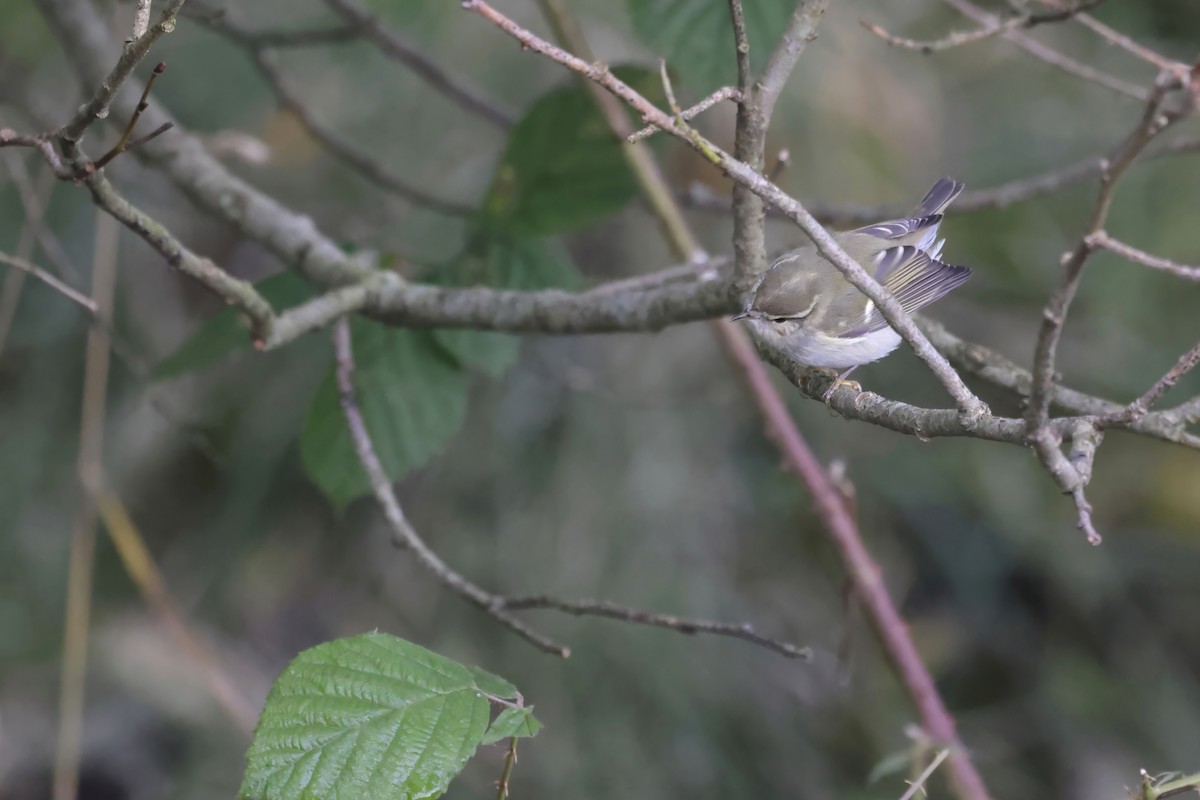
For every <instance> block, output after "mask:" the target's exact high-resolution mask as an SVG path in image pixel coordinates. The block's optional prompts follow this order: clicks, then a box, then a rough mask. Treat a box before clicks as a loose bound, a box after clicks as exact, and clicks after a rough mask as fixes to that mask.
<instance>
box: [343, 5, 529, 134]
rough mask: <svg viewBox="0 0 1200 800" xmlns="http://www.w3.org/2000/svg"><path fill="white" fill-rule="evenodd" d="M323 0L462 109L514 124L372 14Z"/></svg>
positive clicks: (505, 126) (509, 114)
mask: <svg viewBox="0 0 1200 800" xmlns="http://www.w3.org/2000/svg"><path fill="white" fill-rule="evenodd" d="M325 2H326V4H327V5H328V6H329V7H330V8H332V9H333V10H334V11H336V12H337V13H338V14H341V15H342V18H343V19H345V20H346V21H347V22H349V23H350V24H351V25H352V26H353V27H354V29H355V30H357V31H359V32H360V33H361V35H362V36H365V37H366V38H367V40H369V41H370V42H371V43H372V44H374V45H375V46H376V47H377V48H379V51H380V52H381V53H383V54H384V55H385V56H387V57H388V58H390V59H392V60H393V61H397V62H399V63H401V64H403V65H404V66H406V67H408V68H409V69H410V70H412V72H413V74H414V75H416V76H417V77H419V78H420V79H421V80H423V81H425V83H426V84H428V85H429V86H430V88H432V89H434V90H436V91H437V92H439V93H441V94H442V95H444V96H445V97H446V99H448V100H450V101H452V102H454V103H456V104H457V105H458V106H459V107H460V108H462V109H463V110H465V111H468V112H470V113H472V114H474V115H475V116H477V117H479V118H480V119H482V120H484V121H486V122H490V123H491V124H492V125H495V126H496V127H497V128H500V129H501V130H507V129H508V128H511V127H512V126H513V125H514V124H516V119H515V118H514V117H513V114H512V112H510V111H508V110H507V109H504V108H501V107H500V106H499V105H497V104H496V103H495V101H493V100H491V99H490V98H488V97H486V96H485V95H484V94H483V93H482V92H481V91H479V90H478V89H475V88H473V87H471V86H468V85H467V84H466V83H465V82H464V81H462V80H461V79H459V78H456V77H454V76H453V75H451V74H450V73H449V72H447V71H446V70H445V69H443V68H442V67H441V65H439V64H438V63H437V62H436V61H434V60H433V59H432V58H430V57H429V56H427V55H425V54H424V53H422V52H421V51H420V50H418V49H417V48H416V47H415V46H414V45H412V44H410V43H409V42H407V41H405V40H404V39H403V38H402V37H401V36H400V35H399V34H398V33H396V32H394V31H391V30H389V29H387V28H385V27H384V25H383V23H382V22H380V20H379V18H378V17H377V16H375V15H374V14H371V13H370V12H368V11H366V10H365V9H363V8H362V7H361V6H358V5H356V4H355V3H353V2H351V0H325Z"/></svg>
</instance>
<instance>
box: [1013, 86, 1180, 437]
mask: <svg viewBox="0 0 1200 800" xmlns="http://www.w3.org/2000/svg"><path fill="white" fill-rule="evenodd" d="M1174 86H1175V84H1174V76H1173V75H1172V74H1170V73H1162V75H1160V77H1159V79H1158V80H1157V81H1155V88H1154V92H1153V93H1152V96H1151V99H1150V101H1149V102H1147V104H1146V108H1145V110H1144V111H1143V113H1142V118H1141V120H1140V121H1139V122H1138V124H1137V126H1136V127H1135V128H1134V129H1133V131H1132V132H1131V133H1130V134H1129V135H1128V136H1127V137H1126V138H1125V141H1124V142H1122V143H1121V144H1120V146H1118V147H1117V149H1116V150H1115V151H1114V153H1113V155H1112V157H1111V159H1109V160H1108V161H1107V163H1106V164H1105V166H1104V169H1103V172H1102V173H1101V178H1100V191H1099V193H1098V194H1097V197H1096V202H1095V206H1094V208H1093V210H1092V215H1091V218H1090V220H1089V222H1088V226H1087V229H1086V230H1085V231H1084V233H1083V236H1082V237H1081V238H1080V241H1079V244H1078V245H1077V246H1076V247H1075V249H1074V250H1073V251H1072V252H1071V253H1069V254H1068V255H1067V257H1066V258H1065V260H1064V263H1063V276H1062V280H1061V281H1060V283H1059V287H1058V289H1057V290H1056V291H1055V292H1054V294H1053V295H1052V296H1051V298H1050V300H1049V301H1048V302H1047V304H1046V308H1045V310H1044V311H1043V313H1042V326H1041V330H1040V331H1039V333H1038V341H1037V346H1036V348H1035V352H1034V368H1033V375H1034V383H1033V390H1032V392H1031V394H1030V399H1029V408H1028V410H1027V412H1026V420H1027V421H1028V424H1029V430H1030V433H1031V434H1032V433H1033V432H1034V431H1036V430H1037V428H1039V427H1040V426H1042V425H1044V424H1045V422H1046V419H1047V418H1048V415H1049V410H1050V394H1049V389H1050V385H1051V384H1052V383H1053V381H1054V364H1055V354H1056V351H1057V349H1058V341H1059V338H1060V337H1061V336H1062V329H1063V324H1064V323H1065V321H1066V316H1067V312H1068V311H1069V310H1070V307H1071V301H1072V300H1073V299H1074V297H1075V292H1076V290H1077V289H1078V288H1079V282H1080V280H1081V279H1082V277H1083V268H1084V265H1085V264H1086V263H1087V260H1088V257H1089V256H1091V254H1092V253H1093V252H1094V251H1095V249H1096V247H1097V244H1096V237H1097V235H1098V234H1099V233H1100V232H1101V231H1102V230H1104V225H1105V223H1106V222H1107V220H1108V212H1109V209H1110V208H1111V207H1112V201H1113V195H1114V193H1115V191H1116V186H1117V182H1118V181H1119V180H1120V178H1121V176H1122V175H1124V173H1125V170H1127V169H1128V168H1129V166H1130V165H1131V164H1132V163H1133V162H1134V161H1135V160H1136V159H1137V157H1138V155H1139V154H1140V153H1141V152H1142V150H1143V149H1144V148H1145V147H1146V145H1147V144H1149V143H1150V141H1151V140H1153V139H1154V137H1155V136H1157V135H1158V134H1160V133H1162V131H1164V130H1165V129H1166V128H1167V127H1168V126H1170V125H1171V124H1173V123H1175V122H1177V121H1178V120H1179V119H1180V118H1181V114H1179V113H1167V112H1165V111H1164V110H1163V102H1164V99H1165V98H1166V95H1167V94H1168V92H1169V91H1170V90H1171V89H1172V88H1174Z"/></svg>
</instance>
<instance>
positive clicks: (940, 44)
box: [859, 0, 1104, 54]
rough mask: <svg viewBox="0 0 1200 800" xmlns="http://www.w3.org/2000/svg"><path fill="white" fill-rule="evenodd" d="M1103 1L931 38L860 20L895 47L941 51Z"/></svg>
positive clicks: (1070, 14)
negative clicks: (893, 31) (900, 33)
mask: <svg viewBox="0 0 1200 800" xmlns="http://www.w3.org/2000/svg"><path fill="white" fill-rule="evenodd" d="M1103 2H1104V0H1087V2H1082V3H1080V4H1078V5H1076V6H1072V7H1069V8H1065V9H1063V10H1061V11H1051V12H1045V13H1037V14H1033V13H1030V14H1021V15H1019V16H1016V17H1010V18H1009V19H1006V20H1001V19H998V18H996V19H994V20H993V21H992V22H989V23H985V24H984V25H983V26H981V27H979V28H976V29H975V30H973V31H953V32H951V33H949V34H948V35H946V36H944V37H942V38H941V39H931V40H927V41H918V40H916V39H906V38H904V37H902V36H895V35H893V34H890V33H888V32H887V31H886V30H884V29H883V28H882V27H881V26H879V25H876V24H874V23H871V22H867V21H866V20H860V21H859V24H860V25H862V26H863V27H864V28H866V29H867V30H868V31H870V32H871V33H873V34H875V35H876V36H878V37H879V38H880V39H883V40H884V41H885V42H887V43H888V44H890V45H892V46H893V47H902V48H905V49H907V50H919V51H920V52H922V53H926V54H928V53H937V52H941V51H942V50H949V49H951V48H954V47H960V46H962V45H964V44H971V43H972V42H978V41H981V40H983V39H988V38H990V37H992V36H996V35H998V34H1002V33H1005V32H1007V31H1012V30H1017V29H1019V28H1025V29H1028V28H1034V27H1037V26H1038V25H1044V24H1046V23H1050V22H1063V21H1065V20H1068V19H1071V18H1072V17H1075V16H1078V15H1082V14H1083V13H1084V12H1085V11H1088V10H1090V9H1093V8H1095V7H1096V6H1098V5H1100V4H1101V3H1103Z"/></svg>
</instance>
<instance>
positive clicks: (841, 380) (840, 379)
mask: <svg viewBox="0 0 1200 800" xmlns="http://www.w3.org/2000/svg"><path fill="white" fill-rule="evenodd" d="M856 369H858V365H857V364H856V365H855V366H853V367H851V368H850V369H848V370H846V371H845V372H843V373H842V374H841V375H838V374H837V373H836V372H834V373H833V375H834V376H835V377H834V379H833V383H832V384H830V386H829V388H828V389H826V390H825V394H824V395H823V396H822V397H821V399H822V400H824V401H825V405H829V404H830V401H831V400H833V393H834V391H836V390H837V388H838V387H839V386H841V385H843V384H845V385H846V386H852V387H853V388H854V391H856V392H860V393H861V392H862V390H863V388H862V384H860V383H859V382H858V381H848V380H846V376H847V375H849V374H850V373H851V372H854V370H856Z"/></svg>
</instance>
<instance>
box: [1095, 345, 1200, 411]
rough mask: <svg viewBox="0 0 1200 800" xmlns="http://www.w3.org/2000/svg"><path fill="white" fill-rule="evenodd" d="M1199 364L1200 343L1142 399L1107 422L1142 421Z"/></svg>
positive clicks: (1181, 358) (1155, 383)
mask: <svg viewBox="0 0 1200 800" xmlns="http://www.w3.org/2000/svg"><path fill="white" fill-rule="evenodd" d="M1198 363H1200V342H1198V343H1197V344H1196V345H1194V346H1193V347H1192V349H1191V350H1188V351H1187V352H1186V353H1184V354H1183V355H1181V356H1180V357H1179V360H1178V361H1176V362H1175V365H1174V366H1173V367H1171V369H1169V370H1168V371H1167V372H1166V374H1165V375H1163V376H1162V377H1161V378H1159V379H1158V380H1157V381H1155V382H1154V385H1152V386H1151V387H1150V388H1149V389H1147V390H1146V391H1145V392H1144V393H1143V394H1142V396H1141V397H1139V398H1138V399H1137V400H1134V401H1133V402H1132V403H1130V404H1129V405H1128V406H1126V407H1125V408H1124V409H1123V410H1121V411H1120V412H1118V413H1117V414H1115V415H1113V416H1112V417H1109V418H1107V419H1106V420H1105V422H1106V423H1109V424H1112V423H1116V424H1120V423H1126V422H1132V421H1133V420H1137V419H1141V418H1142V417H1144V416H1145V415H1146V412H1148V411H1149V410H1150V409H1151V408H1153V407H1154V404H1155V403H1157V402H1158V401H1159V400H1160V399H1161V398H1162V396H1163V395H1164V394H1166V393H1167V392H1169V391H1170V390H1171V388H1172V387H1174V386H1175V384H1177V383H1179V379H1180V378H1182V377H1183V376H1184V375H1187V374H1188V373H1189V372H1191V371H1192V370H1193V369H1194V368H1195V366H1196V364H1198Z"/></svg>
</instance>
